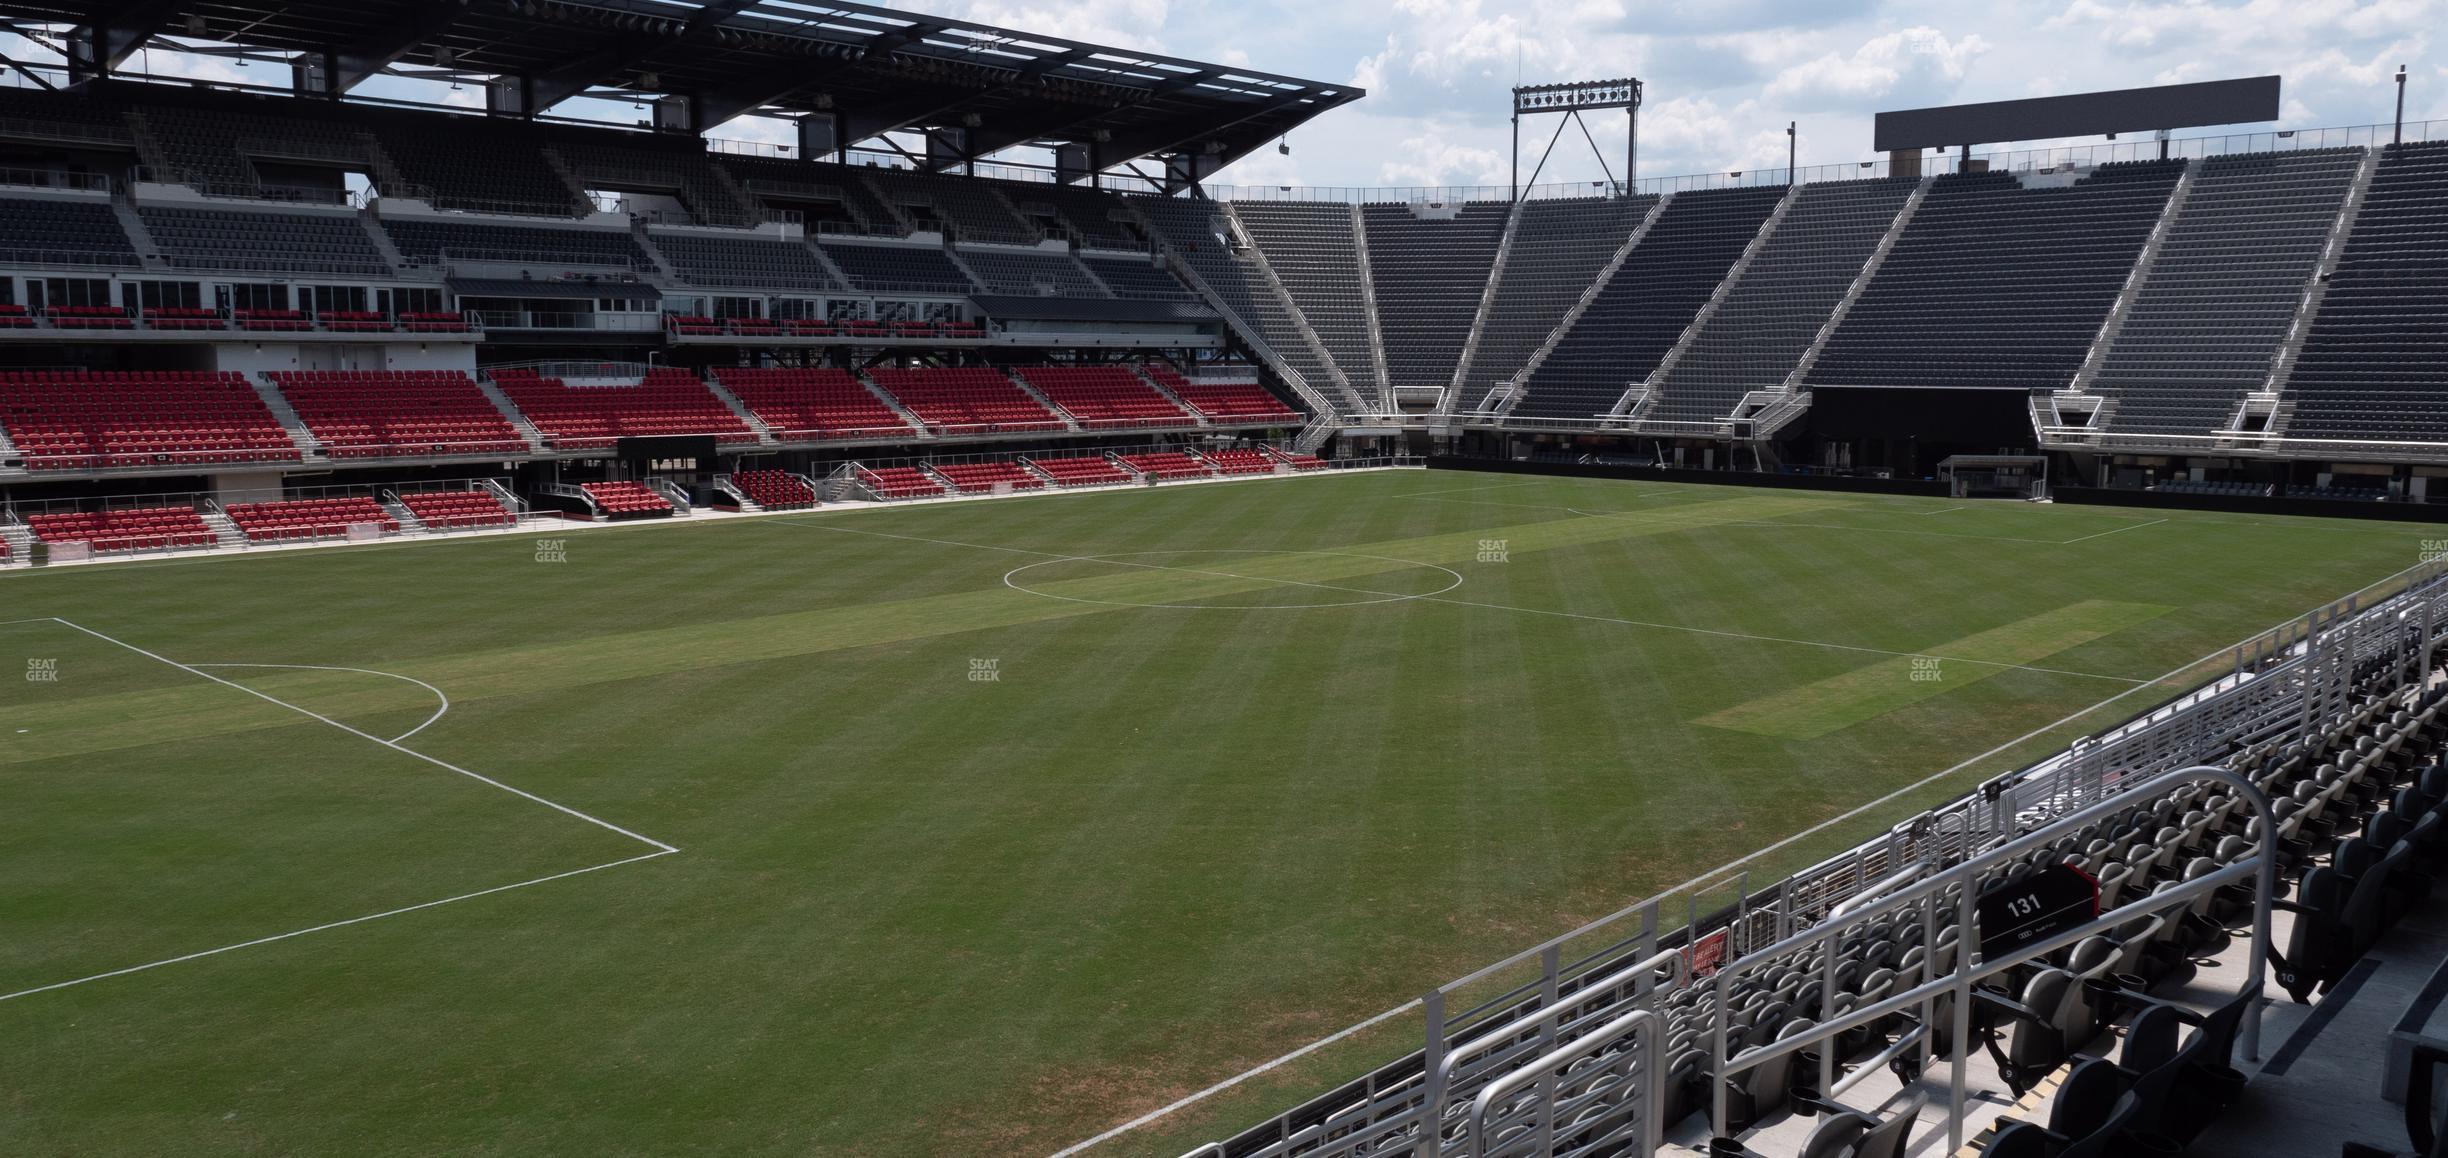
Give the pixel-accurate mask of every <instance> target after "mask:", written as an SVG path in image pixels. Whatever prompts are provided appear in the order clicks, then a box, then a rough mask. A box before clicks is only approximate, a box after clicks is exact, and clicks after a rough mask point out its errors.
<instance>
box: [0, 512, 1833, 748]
mask: <svg viewBox="0 0 2448 1158" xmlns="http://www.w3.org/2000/svg"><path fill="white" fill-rule="evenodd" d="M1825 501H1826V500H1818V499H1807V498H1805V499H1791V498H1761V499H1751V498H1743V499H1731V500H1726V501H1723V502H1715V503H1706V504H1699V505H1696V506H1693V507H1691V508H1687V509H1680V510H1677V511H1675V512H1673V513H1671V514H1663V513H1661V514H1660V515H1657V516H1650V517H1643V518H1640V519H1628V518H1564V519H1556V520H1551V521H1546V522H1538V523H1526V524H1519V525H1512V526H1503V527H1494V528H1485V529H1477V530H1468V531H1457V532H1451V533H1447V534H1438V535H1428V536H1422V537H1416V538H1409V539H1395V540H1386V541H1381V542H1373V543H1362V544H1358V545H1354V546H1351V547H1349V548H1344V549H1341V550H1338V551H1336V552H1334V553H1323V552H1298V551H1295V552H1283V553H1250V554H1242V553H1237V552H1236V553H1218V552H1207V551H1202V550H1200V549H1197V548H1188V547H1183V548H1175V549H1174V550H1179V551H1182V552H1184V553H1183V554H1180V555H1178V556H1174V555H1164V554H1156V555H1147V556H1130V557H1128V558H1125V559H1124V560H1122V561H1121V562H1119V563H1114V564H1097V563H1078V562H1062V561H1058V560H1055V559H1054V558H1053V553H1050V552H1043V553H1041V552H1031V551H997V552H994V554H996V555H998V556H1000V557H1001V558H1002V559H1004V560H1008V562H1009V564H1010V565H1011V566H1014V567H1017V566H1024V565H1026V564H1028V563H1029V562H1031V560H1032V556H1033V555H1038V554H1043V555H1045V556H1046V558H1045V559H1044V560H1040V561H1044V562H1046V563H1047V566H1045V567H1043V568H1038V569H1035V572H1034V574H1031V575H1030V576H1029V578H1030V579H1031V580H1032V581H1031V582H1030V583H1029V587H1030V588H1031V589H1032V590H1034V591H1037V592H1040V593H1042V594H1029V593H1026V592H1021V591H1014V590H1012V589H1011V588H1009V587H1006V586H1004V585H1003V583H1002V582H1001V577H1002V575H1003V574H1004V571H1002V570H994V571H991V572H990V575H991V578H992V581H993V584H994V585H993V586H991V587H985V588H981V589H976V590H970V591H962V592H957V593H953V594H946V595H932V596H925V597H922V598H916V599H900V600H887V601H883V602H878V603H866V604H857V605H853V606H848V607H833V608H824V609H820V610H814V611H804V612H792V613H786V614H781V615H766V616H756V617H752V618H746V619H736V620H726V621H719V622H713V623H702V624H694V625H690V626H687V627H675V628H660V629H655V630H651V631H639V632H615V633H608V634H604V635H597V636H591V637H588V638H584V639H578V640H571V641H566V642H560V643H551V644H541V645H537V646H532V647H522V648H509V649H503V650H498V651H488V652H477V653H470V654H464V655H458V656H448V657H441V658H433V659H417V660H412V661H406V662H400V661H394V662H393V664H392V667H393V668H394V669H395V670H397V671H398V672H399V673H400V674H402V675H409V676H413V677H415V678H417V679H420V680H424V681H425V682H427V683H431V684H433V685H435V686H437V687H440V688H441V689H443V691H444V693H445V694H447V695H449V696H450V697H451V699H452V701H453V702H454V703H468V702H472V701H477V700H483V699H487V698H491V697H497V696H513V695H521V694H526V693H531V692H535V691H539V690H544V689H550V688H567V687H575V686H580V685H586V684H601V683H609V682H614V681H618V680H626V679H634V678H639V677H644V676H654V675H664V674H669V673H672V672H679V671H690V670H697V669H704V668H714V667H721V666H725V665H730V664H740V663H750V662H756V661H761V660H772V659H786V658H792V657H797V656H809V655H817V654H822V653H826V652H836V651H844V650H849V649H854V648H862V647H873V646H877V645H883V644H894V643H904V642H909V641H912V640H920V639H928V638H933V637H938V636H945V635H953V634H959V633H965V632H975V631H991V630H995V629H1000V628H1008V627H1017V626H1021V625H1024V624H1031V623H1042V622H1046V621H1049V620H1055V619H1063V618H1067V617H1071V616H1079V615H1092V614H1101V613H1106V612H1111V611H1114V610H1118V609H1124V608H1136V607H1145V606H1149V605H1157V604H1172V605H1195V604H1201V603H1212V602H1215V601H1217V600H1223V599H1229V598H1231V597H1234V596H1238V595H1246V594H1249V593H1252V592H1259V591H1267V590H1275V589H1282V588H1285V587H1286V586H1287V585H1291V586H1292V587H1294V588H1295V589H1296V590H1300V591H1305V592H1309V593H1311V594H1313V595H1314V597H1310V596H1309V595H1304V596H1302V597H1300V598H1296V599H1290V600H1288V601H1289V602H1297V603H1319V604H1339V603H1356V602H1364V601H1369V600H1374V599H1378V598H1382V597H1383V596H1382V595H1380V594H1377V593H1390V594H1393V595H1416V594H1422V593H1426V592H1431V591H1434V590H1436V589H1437V588H1439V587H1442V586H1444V585H1445V581H1446V580H1445V578H1444V577H1443V576H1441V575H1435V574H1433V573H1431V574H1430V575H1429V576H1421V575H1418V574H1416V572H1417V570H1418V568H1417V567H1416V566H1415V565H1414V564H1421V563H1424V564H1430V565H1447V564H1460V563H1467V562H1469V561H1470V560H1471V559H1472V558H1474V557H1475V556H1476V554H1477V552H1478V550H1479V543H1480V540H1482V539H1491V538H1493V539H1503V540H1505V541H1506V543H1507V545H1508V550H1510V551H1511V552H1513V553H1515V554H1520V553H1525V552H1536V551H1549V550H1560V549H1566V548H1572V547H1580V546H1586V545H1589V544H1592V543H1599V542H1606V541H1610V540H1622V539H1630V538H1638V537H1643V536H1653V535H1662V534H1670V533H1673V532H1676V531H1682V530H1692V529H1697V528H1700V527H1705V526H1709V525H1713V524H1720V523H1727V522H1734V521H1740V520H1744V519H1753V518H1758V517H1761V516H1762V514H1763V513H1765V512H1769V511H1793V510H1797V509H1809V508H1814V507H1818V506H1821V505H1824V503H1825ZM795 533H800V534H807V533H809V532H808V531H807V530H806V529H805V528H800V529H799V530H798V531H796V532H795ZM838 537H839V538H840V539H842V540H844V541H845V542H847V541H850V540H853V539H854V538H860V537H868V538H873V539H874V541H875V542H877V543H878V544H879V549H881V550H884V551H894V550H906V549H913V548H922V547H924V546H925V544H920V543H907V542H905V541H904V540H903V539H899V538H880V537H872V536H853V535H840V536H838ZM980 553H981V554H983V553H985V552H982V551H981V552H980ZM1132 564H1137V565H1136V566H1134V565H1132ZM1097 567H1105V568H1108V569H1107V570H1105V571H1103V572H1101V573H1090V574H1080V572H1081V571H1083V570H1089V569H1092V568H1097ZM1406 573H1409V574H1406ZM1035 574H1043V575H1046V576H1048V579H1047V580H1046V581H1042V582H1040V581H1035V579H1034V576H1035ZM1302 585H1314V586H1302ZM1173 614H1205V613H1204V612H1196V611H1192V612H1173ZM54 630H66V629H64V628H54ZM138 642H140V643H141V642H142V641H141V640H139V641H138ZM214 658H215V659H216V660H223V659H229V658H232V657H214ZM342 658H345V657H342ZM243 682H244V683H246V684H247V686H249V687H252V688H255V689H257V690H260V691H262V692H263V693H264V694H266V695H269V696H273V697H275V698H277V699H281V700H284V701H287V702H290V703H294V704H298V705H299V706H302V707H307V708H311V709H312V710H314V711H316V712H319V713H322V714H323V715H326V716H330V717H333V718H335V719H343V720H354V719H361V718H365V717H368V716H382V717H384V718H385V719H392V718H398V717H401V716H405V715H407V714H410V713H413V712H415V711H417V710H418V709H419V708H422V709H423V710H424V711H425V712H428V713H430V712H431V711H432V709H433V705H434V700H433V698H432V696H431V695H430V694H428V693H426V692H425V691H424V690H423V689H421V688H418V687H416V686H414V685H412V684H406V683H402V682H400V681H397V680H390V679H383V678H380V677H376V676H361V675H354V674H350V673H343V672H316V671H266V672H260V673H247V674H246V675H245V678H244V680H243ZM232 698H233V697H232V695H231V693H230V692H229V689H227V688H223V687H220V686H218V685H215V684H213V683H211V682H209V681H205V680H201V679H198V680H194V681H193V682H192V683H172V684H169V685H166V686H163V687H159V688H152V689H146V690H143V691H134V692H117V693H111V694H102V695H88V696H76V695H74V694H73V693H71V694H69V695H64V696H60V697H57V698H51V699H46V700H43V701H41V702H38V703H34V704H30V705H28V708H27V710H26V711H25V712H24V713H23V715H22V717H21V718H19V719H18V720H17V721H16V724H15V726H16V727H22V728H26V729H28V734H27V735H22V736H19V735H11V736H8V737H6V738H5V739H6V740H7V741H8V742H6V743H0V763H16V762H23V761H28V760H42V759H51V758H54V757H58V756H65V755H73V754H76V753H79V752H94V751H107V750H112V749H118V748H126V747H133V746H136V745H139V744H149V743H159V742H164V741H169V740H176V739H183V738H200V737H206V736H220V735H229V734H232V733H236V732H243V731H250V730H253V729H256V728H260V727H264V726H267V724H271V723H278V724H288V723H295V722H296V720H295V719H293V718H289V717H287V716H285V715H277V714H276V715H274V716H272V717H266V716H264V715H262V714H260V713H242V712H233V711H231V710H230V704H231V701H232ZM411 723H412V724H413V721H411ZM449 725H450V719H449V717H447V716H446V717H444V718H443V720H442V721H441V723H439V724H437V725H435V727H436V728H437V729H447V728H448V727H449Z"/></svg>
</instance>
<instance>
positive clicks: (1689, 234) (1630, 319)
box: [1513, 185, 1785, 419]
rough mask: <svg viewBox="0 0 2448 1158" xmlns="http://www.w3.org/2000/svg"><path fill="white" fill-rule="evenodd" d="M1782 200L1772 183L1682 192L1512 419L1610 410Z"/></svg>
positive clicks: (1540, 373) (1533, 381) (1547, 364)
mask: <svg viewBox="0 0 2448 1158" xmlns="http://www.w3.org/2000/svg"><path fill="white" fill-rule="evenodd" d="M1784 195H1785V190H1784V188H1783V187H1782V186H1775V185H1770V186H1754V187H1748V188H1736V189H1701V190H1696V191H1693V192H1687V193H1677V194H1675V195H1674V196H1673V197H1672V198H1671V199H1669V200H1668V201H1667V202H1666V205H1665V207H1664V208H1661V209H1659V210H1658V213H1657V217H1656V219H1655V220H1654V221H1652V222H1651V223H1650V226H1649V231H1648V232H1647V233H1644V234H1642V235H1641V239H1640V242H1639V244H1637V245H1634V246H1633V247H1632V252H1631V253H1630V254H1629V255H1628V256H1627V257H1626V258H1625V259H1624V263H1623V265H1622V266H1621V267H1620V268H1618V269H1617V270H1616V271H1615V276H1614V277H1612V278H1609V279H1607V283H1606V285H1605V286H1604V287H1603V288H1601V289H1600V290H1599V291H1598V293H1597V295H1596V296H1595V297H1594V298H1592V299H1591V301H1590V305H1589V308H1588V309H1587V310H1586V311H1584V312H1583V313H1582V314H1581V316H1580V318H1579V319H1578V320H1576V321H1575V322H1574V323H1573V327H1572V329H1571V330H1570V331H1569V332H1567V333H1566V334H1565V335H1564V336H1563V338H1562V339H1561V340H1559V341H1558V342H1557V343H1556V345H1555V348H1554V349H1553V350H1552V351H1550V352H1549V353H1548V355H1547V359H1546V360H1545V361H1543V362H1541V363H1539V366H1538V369H1537V370H1535V371H1533V372H1532V373H1531V375H1530V378H1529V380H1528V384H1527V385H1528V389H1529V393H1528V395H1527V396H1526V397H1524V398H1523V400H1522V401H1521V402H1520V403H1518V404H1517V405H1515V406H1514V408H1513V413H1515V414H1518V415H1521V416H1522V417H1525V418H1571V419H1587V418H1589V417H1590V416H1592V415H1595V414H1604V413H1607V412H1608V411H1610V410H1611V409H1613V408H1614V406H1615V403H1616V402H1617V401H1618V400H1620V399H1621V398H1622V397H1623V395H1624V392H1625V391H1626V390H1627V389H1628V388H1629V387H1630V386H1631V384H1632V383H1635V382H1639V381H1641V380H1643V379H1645V378H1647V377H1648V376H1649V372H1650V371H1651V370H1654V369H1656V368H1657V364H1658V362H1659V361H1660V360H1661V359H1663V358H1665V356H1666V352H1667V351H1669V350H1671V349H1673V348H1674V345H1675V342H1676V341H1677V340H1678V339H1679V338H1681V337H1682V336H1683V330H1684V328H1685V327H1687V326H1689V325H1690V324H1691V320H1692V317H1693V316H1694V315H1695V314H1698V313H1699V312H1700V307H1701V306H1702V305H1704V304H1706V303H1707V302H1708V299H1709V295H1710V294H1712V293H1714V292H1716V289H1717V286H1718V284H1719V283H1720V282H1723V281H1724V280H1725V277H1726V271H1728V270H1729V269H1731V268H1733V265H1734V261H1735V259H1736V258H1738V257H1741V256H1742V252H1743V249H1744V248H1745V247H1747V246H1749V245H1750V244H1751V239H1752V238H1753V237H1755V236H1757V235H1758V233H1759V229H1760V225H1761V223H1763V222H1765V221H1766V220H1767V219H1768V214H1769V213H1771V212H1773V211H1775V209H1776V203H1777V202H1778V201H1779V200H1780V199H1782V198H1783V197H1784Z"/></svg>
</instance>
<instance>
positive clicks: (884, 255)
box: [821, 240, 978, 294]
mask: <svg viewBox="0 0 2448 1158" xmlns="http://www.w3.org/2000/svg"><path fill="white" fill-rule="evenodd" d="M821 244H822V245H823V248H824V252H825V256H826V257H829V258H831V259H833V264H834V265H835V266H837V267H839V268H840V269H841V271H842V276H843V277H846V278H849V279H850V284H851V285H853V286H855V287H856V288H858V289H863V290H868V291H871V292H892V291H899V292H902V293H926V294H973V293H976V292H978V288H977V283H976V282H973V281H970V280H969V278H968V275H966V274H963V273H962V272H961V271H960V267H958V266H955V265H953V264H952V262H951V259H949V258H946V257H945V256H944V255H943V251H942V250H940V249H934V248H931V247H928V246H922V245H860V244H853V243H849V242H841V241H834V240H826V241H824V242H823V243H821Z"/></svg>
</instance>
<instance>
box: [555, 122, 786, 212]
mask: <svg viewBox="0 0 2448 1158" xmlns="http://www.w3.org/2000/svg"><path fill="white" fill-rule="evenodd" d="M552 151H553V155H554V156H555V157H558V158H560V160H561V167H562V168H563V169H565V170H567V171H568V172H569V174H570V176H571V177H572V178H574V179H576V180H577V182H578V184H579V186H580V187H581V188H585V189H597V190H605V191H635V192H641V193H661V194H666V195H669V196H672V197H674V198H676V199H678V200H679V202H680V203H681V204H682V205H683V206H686V207H687V209H688V214H689V217H690V218H691V219H692V220H693V221H695V223H697V224H699V225H722V226H730V227H733V228H744V227H746V226H749V225H753V224H755V223H756V222H755V220H754V214H753V213H752V212H751V211H750V209H749V206H748V205H747V203H746V202H744V201H742V200H740V197H739V194H737V193H735V192H733V191H732V188H731V185H730V183H729V182H728V181H726V180H725V179H724V178H723V176H722V174H721V173H718V172H716V171H715V169H714V165H713V162H711V161H709V160H707V159H706V152H705V148H704V146H703V145H701V144H699V143H698V142H696V141H678V142H662V141H649V140H638V141H619V140H614V139H612V138H611V137H610V135H608V134H603V133H588V134H586V135H585V136H584V137H578V136H576V135H575V134H573V135H572V136H571V137H570V138H568V139H564V140H559V141H556V142H554V144H553V146H552Z"/></svg>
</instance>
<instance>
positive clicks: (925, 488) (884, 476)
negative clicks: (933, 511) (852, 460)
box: [858, 466, 944, 499]
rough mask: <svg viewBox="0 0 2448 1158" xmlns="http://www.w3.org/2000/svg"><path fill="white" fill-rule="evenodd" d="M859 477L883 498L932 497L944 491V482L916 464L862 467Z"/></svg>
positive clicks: (867, 486) (936, 496) (868, 487)
mask: <svg viewBox="0 0 2448 1158" xmlns="http://www.w3.org/2000/svg"><path fill="white" fill-rule="evenodd" d="M858 478H859V482H860V483H861V484H863V485H864V486H866V488H867V489H868V490H870V491H873V492H875V495H876V497H877V498H881V499H921V498H924V499H931V498H938V497H941V496H942V494H943V493H944V489H943V484H942V483H939V482H936V481H935V480H934V479H931V478H928V477H927V475H926V472H925V471H922V470H920V469H918V468H917V467H914V466H879V467H875V468H873V469H870V468H867V467H860V468H859V472H858Z"/></svg>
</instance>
